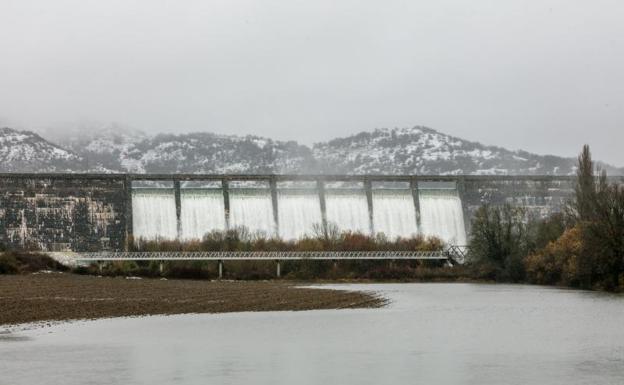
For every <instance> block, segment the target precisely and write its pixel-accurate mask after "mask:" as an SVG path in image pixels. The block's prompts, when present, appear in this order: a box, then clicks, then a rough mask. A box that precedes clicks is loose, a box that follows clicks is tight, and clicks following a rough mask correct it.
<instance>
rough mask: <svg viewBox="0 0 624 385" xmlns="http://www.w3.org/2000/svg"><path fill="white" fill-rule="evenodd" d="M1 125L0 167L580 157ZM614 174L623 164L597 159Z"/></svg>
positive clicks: (542, 167) (536, 168)
mask: <svg viewBox="0 0 624 385" xmlns="http://www.w3.org/2000/svg"><path fill="white" fill-rule="evenodd" d="M56 142H58V143H55V142H52V141H49V140H47V139H45V138H43V137H42V136H40V135H38V134H36V133H34V132H31V131H19V130H14V129H11V128H1V129H0V172H103V173H126V172H130V173H202V174H217V173H231V174H239V173H247V174H267V173H277V174H279V173H288V174H420V175H459V174H466V175H572V174H574V172H575V170H576V168H575V166H576V159H575V158H572V157H570V158H565V157H558V156H554V155H537V154H533V153H530V152H528V151H524V150H515V151H513V150H507V149H505V148H504V147H500V146H492V145H483V144H481V143H479V142H476V141H470V140H465V139H462V138H459V137H455V136H452V135H447V134H444V133H442V132H440V131H437V130H434V129H432V128H428V127H423V126H416V127H412V128H392V129H389V128H379V129H375V130H373V131H365V132H360V133H357V134H354V135H351V136H347V137H342V138H334V139H332V140H329V141H326V142H320V143H315V144H314V145H312V146H306V145H302V144H299V143H297V142H296V141H279V140H273V139H271V138H266V137H261V136H256V135H246V136H238V135H226V134H214V133H209V132H195V133H187V134H157V135H147V134H145V133H143V132H141V131H137V130H130V129H126V128H125V127H122V126H110V127H104V128H99V129H98V130H96V131H94V132H81V133H79V134H77V135H68V136H65V137H62V136H59V137H57V138H56ZM600 165H601V166H602V167H603V168H604V169H606V170H607V172H608V173H609V174H610V175H624V168H618V167H614V166H611V165H606V164H604V163H600Z"/></svg>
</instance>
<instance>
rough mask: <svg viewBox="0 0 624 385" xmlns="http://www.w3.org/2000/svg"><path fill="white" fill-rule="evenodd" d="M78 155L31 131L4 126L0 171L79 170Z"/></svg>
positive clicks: (0, 152) (0, 132)
mask: <svg viewBox="0 0 624 385" xmlns="http://www.w3.org/2000/svg"><path fill="white" fill-rule="evenodd" d="M81 167H82V159H81V158H80V156H78V155H77V154H75V153H73V152H71V151H68V150H66V149H64V148H61V147H59V146H57V145H55V144H53V143H50V142H48V141H47V140H45V139H43V138H42V137H41V136H39V135H37V134H35V133H34V132H30V131H17V130H13V129H11V128H6V127H5V128H0V172H63V171H79V170H80V169H81Z"/></svg>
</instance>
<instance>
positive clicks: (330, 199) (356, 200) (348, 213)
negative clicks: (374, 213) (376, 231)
mask: <svg viewBox="0 0 624 385" xmlns="http://www.w3.org/2000/svg"><path fill="white" fill-rule="evenodd" d="M325 201H326V210H327V222H328V223H330V224H334V225H336V226H337V227H338V230H340V231H352V232H360V233H362V234H370V219H369V216H368V203H367V201H366V194H365V193H364V192H363V191H362V192H361V193H360V192H356V191H340V192H338V191H332V192H329V191H328V193H327V194H326V195H325Z"/></svg>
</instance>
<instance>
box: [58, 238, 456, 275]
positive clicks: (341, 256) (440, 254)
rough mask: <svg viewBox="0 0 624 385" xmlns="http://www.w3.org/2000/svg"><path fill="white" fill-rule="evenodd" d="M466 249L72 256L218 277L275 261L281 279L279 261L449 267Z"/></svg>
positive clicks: (199, 252)
mask: <svg viewBox="0 0 624 385" xmlns="http://www.w3.org/2000/svg"><path fill="white" fill-rule="evenodd" d="M465 255H466V247H465V246H450V247H448V248H447V249H445V250H437V251H140V252H115V251H99V252H84V253H71V256H69V255H65V257H71V258H72V259H73V260H74V261H75V262H77V263H98V265H99V266H100V269H101V268H102V264H103V263H105V262H112V261H159V262H161V264H160V269H161V271H162V269H163V264H162V262H163V261H218V263H219V277H221V276H222V274H223V263H224V261H257V260H266V261H275V262H276V264H277V271H276V273H277V276H278V277H279V276H280V271H281V263H280V261H288V260H332V261H338V260H352V261H353V260H390V261H396V260H432V261H443V262H446V264H447V265H449V266H454V265H457V264H462V263H464V260H465Z"/></svg>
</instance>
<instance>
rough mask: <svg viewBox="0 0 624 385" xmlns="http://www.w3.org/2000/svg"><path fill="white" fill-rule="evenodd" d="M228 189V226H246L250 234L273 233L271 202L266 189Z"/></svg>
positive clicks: (273, 223) (270, 234)
mask: <svg viewBox="0 0 624 385" xmlns="http://www.w3.org/2000/svg"><path fill="white" fill-rule="evenodd" d="M249 190H250V191H244V190H243V189H240V190H230V227H231V228H236V227H242V226H244V227H246V228H247V229H248V230H249V231H250V232H251V233H252V234H258V235H264V236H265V237H272V236H274V235H275V221H274V220H273V202H272V200H271V194H270V193H269V192H268V191H259V190H253V189H249Z"/></svg>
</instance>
